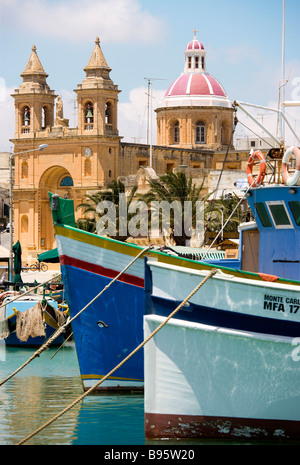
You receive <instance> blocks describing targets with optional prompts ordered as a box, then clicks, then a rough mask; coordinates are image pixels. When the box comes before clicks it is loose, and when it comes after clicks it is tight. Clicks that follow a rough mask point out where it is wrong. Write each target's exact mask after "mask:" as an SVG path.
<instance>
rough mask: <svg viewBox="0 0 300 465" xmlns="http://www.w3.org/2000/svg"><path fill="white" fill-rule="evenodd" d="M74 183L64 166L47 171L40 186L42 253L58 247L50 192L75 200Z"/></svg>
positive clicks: (40, 238)
mask: <svg viewBox="0 0 300 465" xmlns="http://www.w3.org/2000/svg"><path fill="white" fill-rule="evenodd" d="M73 189H74V183H73V179H72V177H71V175H70V173H69V171H67V170H66V169H65V168H63V167H62V166H58V165H57V166H51V168H49V169H48V170H46V171H45V172H44V173H43V175H42V177H41V179H40V185H39V212H38V218H39V224H38V230H39V231H38V237H39V249H40V250H41V251H44V250H51V249H53V248H54V247H56V241H55V236H54V228H53V222H52V213H51V209H50V202H49V192H51V193H52V194H55V193H56V194H58V195H59V196H60V197H64V198H67V199H73V198H74V197H73Z"/></svg>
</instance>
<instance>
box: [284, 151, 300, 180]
mask: <svg viewBox="0 0 300 465" xmlns="http://www.w3.org/2000/svg"><path fill="white" fill-rule="evenodd" d="M292 154H294V155H295V156H296V169H295V172H294V174H293V175H292V176H291V175H290V174H289V172H288V162H289V159H290V157H291V155H292ZM281 175H282V179H283V182H284V184H286V185H287V186H296V185H297V184H298V181H299V178H300V150H299V149H298V147H294V146H292V147H290V148H288V149H287V151H286V152H285V154H284V155H283V158H282V166H281Z"/></svg>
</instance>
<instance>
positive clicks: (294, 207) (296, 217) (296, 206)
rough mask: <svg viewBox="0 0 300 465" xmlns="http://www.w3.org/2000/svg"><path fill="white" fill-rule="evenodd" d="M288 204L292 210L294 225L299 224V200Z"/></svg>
mask: <svg viewBox="0 0 300 465" xmlns="http://www.w3.org/2000/svg"><path fill="white" fill-rule="evenodd" d="M289 206H290V209H291V211H292V214H293V217H294V220H295V222H296V225H297V226H300V202H299V201H298V200H296V201H293V202H289Z"/></svg>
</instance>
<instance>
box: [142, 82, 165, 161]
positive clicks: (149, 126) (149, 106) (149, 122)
mask: <svg viewBox="0 0 300 465" xmlns="http://www.w3.org/2000/svg"><path fill="white" fill-rule="evenodd" d="M144 79H146V81H148V93H147V95H148V104H147V111H148V114H147V145H149V131H150V168H152V82H153V81H165V79H160V78H149V77H145V78H144Z"/></svg>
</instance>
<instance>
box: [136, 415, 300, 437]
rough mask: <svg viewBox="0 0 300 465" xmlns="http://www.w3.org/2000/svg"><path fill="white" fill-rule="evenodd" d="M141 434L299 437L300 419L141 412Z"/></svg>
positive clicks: (162, 435)
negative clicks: (143, 416)
mask: <svg viewBox="0 0 300 465" xmlns="http://www.w3.org/2000/svg"><path fill="white" fill-rule="evenodd" d="M145 437H146V439H147V440H150V439H174V438H181V439H182V438H186V439H196V438H198V439H199V438H211V439H212V438H214V439H220V438H229V439H237V438H240V439H242V438H245V439H247V438H248V439H249V438H252V439H293V440H294V439H299V438H300V422H299V421H289V420H264V419H252V418H230V417H228V418H227V417H209V416H200V415H199V416H198V415H167V414H157V413H145Z"/></svg>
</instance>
